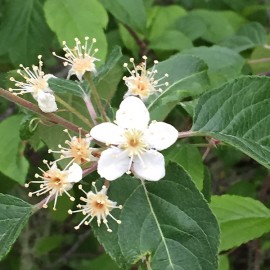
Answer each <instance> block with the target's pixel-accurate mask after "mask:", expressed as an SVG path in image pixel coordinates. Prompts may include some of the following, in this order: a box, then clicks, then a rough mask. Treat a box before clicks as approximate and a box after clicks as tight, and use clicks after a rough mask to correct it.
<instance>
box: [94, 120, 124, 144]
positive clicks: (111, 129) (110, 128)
mask: <svg viewBox="0 0 270 270" xmlns="http://www.w3.org/2000/svg"><path fill="white" fill-rule="evenodd" d="M122 134H123V130H122V129H121V128H120V127H118V126H117V125H115V124H112V123H109V122H107V123H102V124H99V125H96V126H94V127H93V128H92V129H91V131H90V135H91V136H92V137H93V138H94V139H96V140H97V141H100V142H103V143H106V144H116V145H118V144H121V143H123V137H122Z"/></svg>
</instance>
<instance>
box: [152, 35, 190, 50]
mask: <svg viewBox="0 0 270 270" xmlns="http://www.w3.org/2000/svg"><path fill="white" fill-rule="evenodd" d="M192 47H193V44H192V41H191V40H190V39H189V38H188V37H187V36H186V35H185V34H183V33H181V32H180V31H177V30H168V31H166V32H165V33H164V34H163V35H162V37H158V38H156V39H153V40H152V41H150V44H149V48H151V49H154V50H164V51H166V50H177V51H181V50H183V49H189V48H192Z"/></svg>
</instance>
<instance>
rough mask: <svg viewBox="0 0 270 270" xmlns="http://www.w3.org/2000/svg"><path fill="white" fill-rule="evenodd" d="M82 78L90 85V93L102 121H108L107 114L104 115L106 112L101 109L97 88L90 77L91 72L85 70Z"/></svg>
mask: <svg viewBox="0 0 270 270" xmlns="http://www.w3.org/2000/svg"><path fill="white" fill-rule="evenodd" d="M84 78H85V79H86V80H87V82H88V84H89V86H90V89H91V93H92V95H93V97H94V100H95V103H96V105H97V108H98V110H99V112H100V114H101V116H102V119H103V121H104V122H108V120H107V115H106V113H105V111H104V109H103V106H102V104H101V101H100V98H99V95H98V91H97V88H96V86H95V84H94V81H93V79H92V75H91V73H90V72H86V73H85V74H84Z"/></svg>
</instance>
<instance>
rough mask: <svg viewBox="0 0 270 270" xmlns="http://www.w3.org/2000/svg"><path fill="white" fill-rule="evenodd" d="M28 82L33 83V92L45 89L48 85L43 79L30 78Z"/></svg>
mask: <svg viewBox="0 0 270 270" xmlns="http://www.w3.org/2000/svg"><path fill="white" fill-rule="evenodd" d="M30 82H31V83H32V84H33V89H34V92H35V93H36V92H38V90H43V91H44V90H46V88H47V87H48V83H47V81H46V80H45V79H30Z"/></svg>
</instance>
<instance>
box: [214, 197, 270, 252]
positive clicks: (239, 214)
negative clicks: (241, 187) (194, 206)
mask: <svg viewBox="0 0 270 270" xmlns="http://www.w3.org/2000/svg"><path fill="white" fill-rule="evenodd" d="M210 206H211V209H212V210H213V212H214V213H215V215H216V217H217V219H218V222H219V224H220V228H221V246H220V251H223V250H228V249H230V248H233V247H238V246H240V245H241V244H243V243H246V242H248V241H250V240H253V239H256V238H258V237H260V236H261V235H263V234H264V233H267V232H269V231H270V210H269V209H268V208H266V207H265V206H264V205H263V204H262V203H261V202H259V201H256V200H254V199H251V198H246V197H240V196H234V195H222V196H213V197H212V200H211V204H210Z"/></svg>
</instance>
